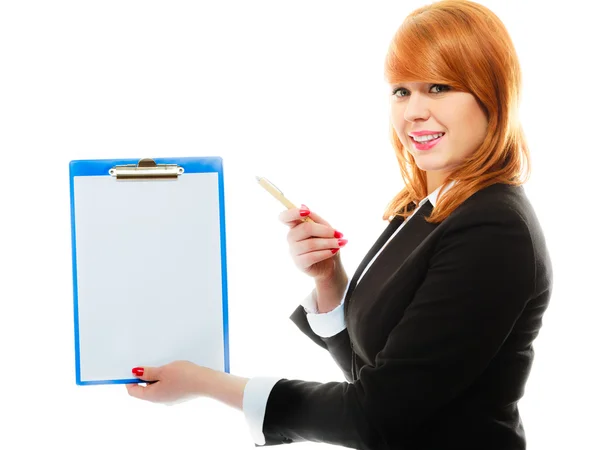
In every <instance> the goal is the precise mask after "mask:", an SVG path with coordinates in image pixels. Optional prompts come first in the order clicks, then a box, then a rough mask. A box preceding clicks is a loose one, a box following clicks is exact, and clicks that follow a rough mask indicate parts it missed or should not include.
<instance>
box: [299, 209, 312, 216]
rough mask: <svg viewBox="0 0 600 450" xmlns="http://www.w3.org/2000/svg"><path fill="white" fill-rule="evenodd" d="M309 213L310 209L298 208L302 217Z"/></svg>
mask: <svg viewBox="0 0 600 450" xmlns="http://www.w3.org/2000/svg"><path fill="white" fill-rule="evenodd" d="M309 214H310V211H309V210H308V209H301V210H300V215H301V216H302V217H306V216H308V215H309Z"/></svg>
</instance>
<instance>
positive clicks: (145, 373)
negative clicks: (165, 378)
mask: <svg viewBox="0 0 600 450" xmlns="http://www.w3.org/2000/svg"><path fill="white" fill-rule="evenodd" d="M131 373H133V374H134V375H135V376H136V377H138V378H139V379H141V380H143V381H158V380H159V379H160V367H149V366H140V367H134V368H133V369H131Z"/></svg>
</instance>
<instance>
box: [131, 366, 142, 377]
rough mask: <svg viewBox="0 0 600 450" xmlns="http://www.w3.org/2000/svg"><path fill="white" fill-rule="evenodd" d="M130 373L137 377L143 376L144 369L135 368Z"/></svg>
mask: <svg viewBox="0 0 600 450" xmlns="http://www.w3.org/2000/svg"><path fill="white" fill-rule="evenodd" d="M131 373H133V374H134V375H137V376H138V377H141V376H142V375H144V369H143V368H141V367H135V368H134V369H132V370H131Z"/></svg>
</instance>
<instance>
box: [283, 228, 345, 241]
mask: <svg viewBox="0 0 600 450" xmlns="http://www.w3.org/2000/svg"><path fill="white" fill-rule="evenodd" d="M342 236H343V234H342V233H340V232H339V231H337V230H334V229H333V228H331V227H330V226H328V225H321V224H318V223H303V224H300V225H298V226H296V227H293V228H291V229H290V231H289V232H288V234H287V241H288V244H290V245H294V244H295V243H296V242H299V241H303V240H305V239H308V238H312V237H319V238H337V239H339V238H341V237H342Z"/></svg>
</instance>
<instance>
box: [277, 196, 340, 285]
mask: <svg viewBox="0 0 600 450" xmlns="http://www.w3.org/2000/svg"><path fill="white" fill-rule="evenodd" d="M305 217H310V218H311V219H312V220H314V222H309V221H306V222H305V221H304V218H305ZM279 220H280V221H282V222H283V223H284V224H285V225H287V226H288V227H290V231H289V232H288V235H287V240H288V244H289V246H290V254H291V255H292V259H293V261H294V264H295V265H296V267H298V268H299V269H300V270H301V271H302V272H304V273H305V274H307V275H308V276H310V277H313V278H314V279H315V281H320V280H325V279H332V278H334V276H335V274H336V271H338V270H343V269H341V267H342V265H341V262H340V256H339V253H338V251H339V249H340V248H341V247H343V246H344V245H346V243H347V242H348V241H347V240H346V239H340V238H341V237H342V236H343V235H342V233H340V232H339V231H337V230H335V229H334V228H333V227H332V226H331V225H329V223H328V222H327V221H325V220H324V219H323V218H322V217H321V216H319V215H318V214H316V213H314V212H311V211H309V210H308V208H307V207H306V206H305V205H302V206H301V207H300V208H292V209H288V210H286V211H283V212H282V213H281V214H280V215H279Z"/></svg>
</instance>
